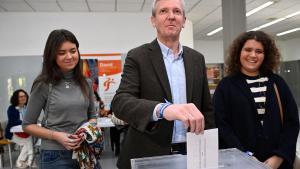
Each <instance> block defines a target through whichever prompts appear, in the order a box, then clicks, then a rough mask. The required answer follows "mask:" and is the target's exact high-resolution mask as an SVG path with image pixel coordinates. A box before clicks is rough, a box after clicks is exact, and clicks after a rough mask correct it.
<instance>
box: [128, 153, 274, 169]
mask: <svg viewBox="0 0 300 169" xmlns="http://www.w3.org/2000/svg"><path fill="white" fill-rule="evenodd" d="M131 166H132V169H171V168H172V169H186V168H187V164H186V155H180V154H177V155H166V156H156V157H146V158H136V159H131ZM253 168H255V169H269V168H268V167H267V166H265V165H264V164H263V163H261V162H259V161H257V160H255V159H254V158H252V157H250V156H248V155H247V154H245V153H243V152H241V151H240V150H238V149H235V148H232V149H223V150H219V167H218V168H214V169H253ZM210 169H212V168H210Z"/></svg>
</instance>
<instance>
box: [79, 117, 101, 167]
mask: <svg viewBox="0 0 300 169" xmlns="http://www.w3.org/2000/svg"><path fill="white" fill-rule="evenodd" d="M74 134H76V135H78V136H79V137H84V141H83V142H82V143H81V145H80V147H79V148H78V149H76V150H74V151H73V159H77V161H78V162H79V165H80V168H81V169H84V168H85V169H101V166H100V163H99V159H100V155H101V153H102V150H103V146H104V138H103V134H102V132H101V129H100V128H99V127H97V126H94V125H92V124H90V123H89V122H86V123H84V124H83V125H82V126H80V127H79V128H78V129H77V130H76V132H75V133H74Z"/></svg>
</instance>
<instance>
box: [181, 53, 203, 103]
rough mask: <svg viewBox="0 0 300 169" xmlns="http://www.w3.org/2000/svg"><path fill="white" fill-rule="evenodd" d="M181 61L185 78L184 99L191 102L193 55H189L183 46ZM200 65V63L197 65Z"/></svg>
mask: <svg viewBox="0 0 300 169" xmlns="http://www.w3.org/2000/svg"><path fill="white" fill-rule="evenodd" d="M183 62H184V68H185V78H186V99H187V103H191V102H192V91H193V80H194V79H193V77H194V67H193V66H194V63H193V57H192V56H191V55H189V50H187V48H186V47H183ZM199 66H200V65H199Z"/></svg>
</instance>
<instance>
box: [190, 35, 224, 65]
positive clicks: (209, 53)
mask: <svg viewBox="0 0 300 169" xmlns="http://www.w3.org/2000/svg"><path fill="white" fill-rule="evenodd" d="M194 47H195V48H194V49H195V50H197V51H198V52H200V53H202V54H203V55H204V57H205V62H206V63H224V57H223V56H224V52H223V41H221V40H211V41H203V40H195V42H194Z"/></svg>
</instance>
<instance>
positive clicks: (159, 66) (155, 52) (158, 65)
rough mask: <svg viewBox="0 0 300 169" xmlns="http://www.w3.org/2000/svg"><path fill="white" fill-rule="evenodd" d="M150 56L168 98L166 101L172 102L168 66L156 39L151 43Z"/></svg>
mask: <svg viewBox="0 0 300 169" xmlns="http://www.w3.org/2000/svg"><path fill="white" fill-rule="evenodd" d="M148 56H149V57H150V59H151V61H152V64H153V67H154V70H155V74H156V76H157V77H158V79H159V81H160V83H161V85H162V87H163V89H164V91H165V94H166V96H167V98H166V99H168V101H172V94H171V87H170V84H169V80H168V75H167V70H166V66H165V63H164V60H163V55H162V53H161V49H160V47H159V44H158V42H157V40H156V39H155V40H154V41H152V42H151V43H150V46H149V53H148Z"/></svg>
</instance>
